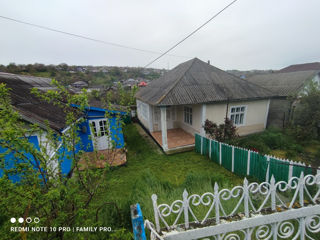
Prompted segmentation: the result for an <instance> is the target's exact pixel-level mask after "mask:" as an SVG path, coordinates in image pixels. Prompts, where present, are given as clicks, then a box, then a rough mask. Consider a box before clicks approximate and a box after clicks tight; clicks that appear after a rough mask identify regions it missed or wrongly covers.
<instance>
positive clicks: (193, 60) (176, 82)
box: [156, 58, 196, 104]
mask: <svg viewBox="0 0 320 240" xmlns="http://www.w3.org/2000/svg"><path fill="white" fill-rule="evenodd" d="M195 59H196V58H193V59H192V62H191V64H190V66H189V67H188V68H187V69H186V70H185V71H184V72H183V74H182V75H181V77H180V78H178V80H176V81H175V82H174V84H172V86H171V87H170V88H169V90H168V91H167V92H166V93H165V94H164V95H163V96H162V97H160V99H159V100H158V101H157V102H156V104H159V103H161V102H162V100H163V99H164V98H165V97H166V96H167V95H168V94H169V93H170V92H171V91H172V89H173V88H174V87H175V86H176V85H177V84H178V83H179V82H180V81H181V79H182V77H183V76H184V74H185V73H186V72H188V71H189V69H190V68H191V67H192V66H193V64H194V62H195Z"/></svg>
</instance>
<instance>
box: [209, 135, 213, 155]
mask: <svg viewBox="0 0 320 240" xmlns="http://www.w3.org/2000/svg"><path fill="white" fill-rule="evenodd" d="M211 144H212V139H209V159H210V160H211Z"/></svg>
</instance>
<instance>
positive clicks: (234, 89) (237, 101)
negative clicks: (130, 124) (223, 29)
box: [136, 58, 273, 152]
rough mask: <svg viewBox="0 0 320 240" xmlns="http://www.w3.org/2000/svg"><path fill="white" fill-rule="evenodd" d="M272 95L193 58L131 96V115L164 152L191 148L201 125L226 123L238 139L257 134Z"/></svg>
mask: <svg viewBox="0 0 320 240" xmlns="http://www.w3.org/2000/svg"><path fill="white" fill-rule="evenodd" d="M272 95H273V94H272V93H271V92H270V91H269V90H267V89H265V88H262V87H260V86H258V85H256V84H252V83H250V82H248V81H245V80H243V79H240V78H238V77H235V76H233V75H231V74H229V73H227V72H225V71H223V70H220V69H218V68H216V67H214V66H211V65H210V64H208V63H206V62H203V61H201V60H199V59H197V58H195V59H192V60H189V61H187V62H184V63H182V64H180V65H178V66H177V67H175V68H174V69H172V70H170V71H168V72H166V73H165V74H164V75H163V76H161V77H160V78H159V79H157V80H153V81H152V82H151V83H150V84H149V85H148V86H147V87H144V88H141V89H140V90H139V91H138V93H137V94H136V98H137V115H138V118H139V120H140V122H141V123H142V124H143V126H144V127H145V128H146V129H147V130H148V131H149V132H150V133H151V135H152V136H153V137H154V139H155V140H156V141H157V142H158V143H159V144H160V145H161V146H162V148H163V149H164V151H166V152H172V151H176V150H179V149H180V148H187V147H188V146H189V147H192V146H193V144H194V134H195V133H200V134H203V135H204V129H203V124H204V122H205V120H206V119H209V120H211V121H213V122H215V123H217V124H220V123H223V122H224V119H225V117H228V118H230V119H231V120H232V121H233V123H234V124H235V126H236V127H237V131H238V133H239V134H240V135H246V134H251V133H256V132H259V131H263V130H264V129H265V127H266V123H267V117H268V110H269V103H270V98H271V97H272Z"/></svg>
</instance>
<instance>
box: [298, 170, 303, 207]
mask: <svg viewBox="0 0 320 240" xmlns="http://www.w3.org/2000/svg"><path fill="white" fill-rule="evenodd" d="M303 191H304V173H303V171H302V172H301V174H300V179H299V204H300V206H301V207H303V205H304V199H303V198H304V197H303Z"/></svg>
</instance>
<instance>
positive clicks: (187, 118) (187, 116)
mask: <svg viewBox="0 0 320 240" xmlns="http://www.w3.org/2000/svg"><path fill="white" fill-rule="evenodd" d="M184 122H185V123H188V124H190V125H192V108H190V107H184Z"/></svg>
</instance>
